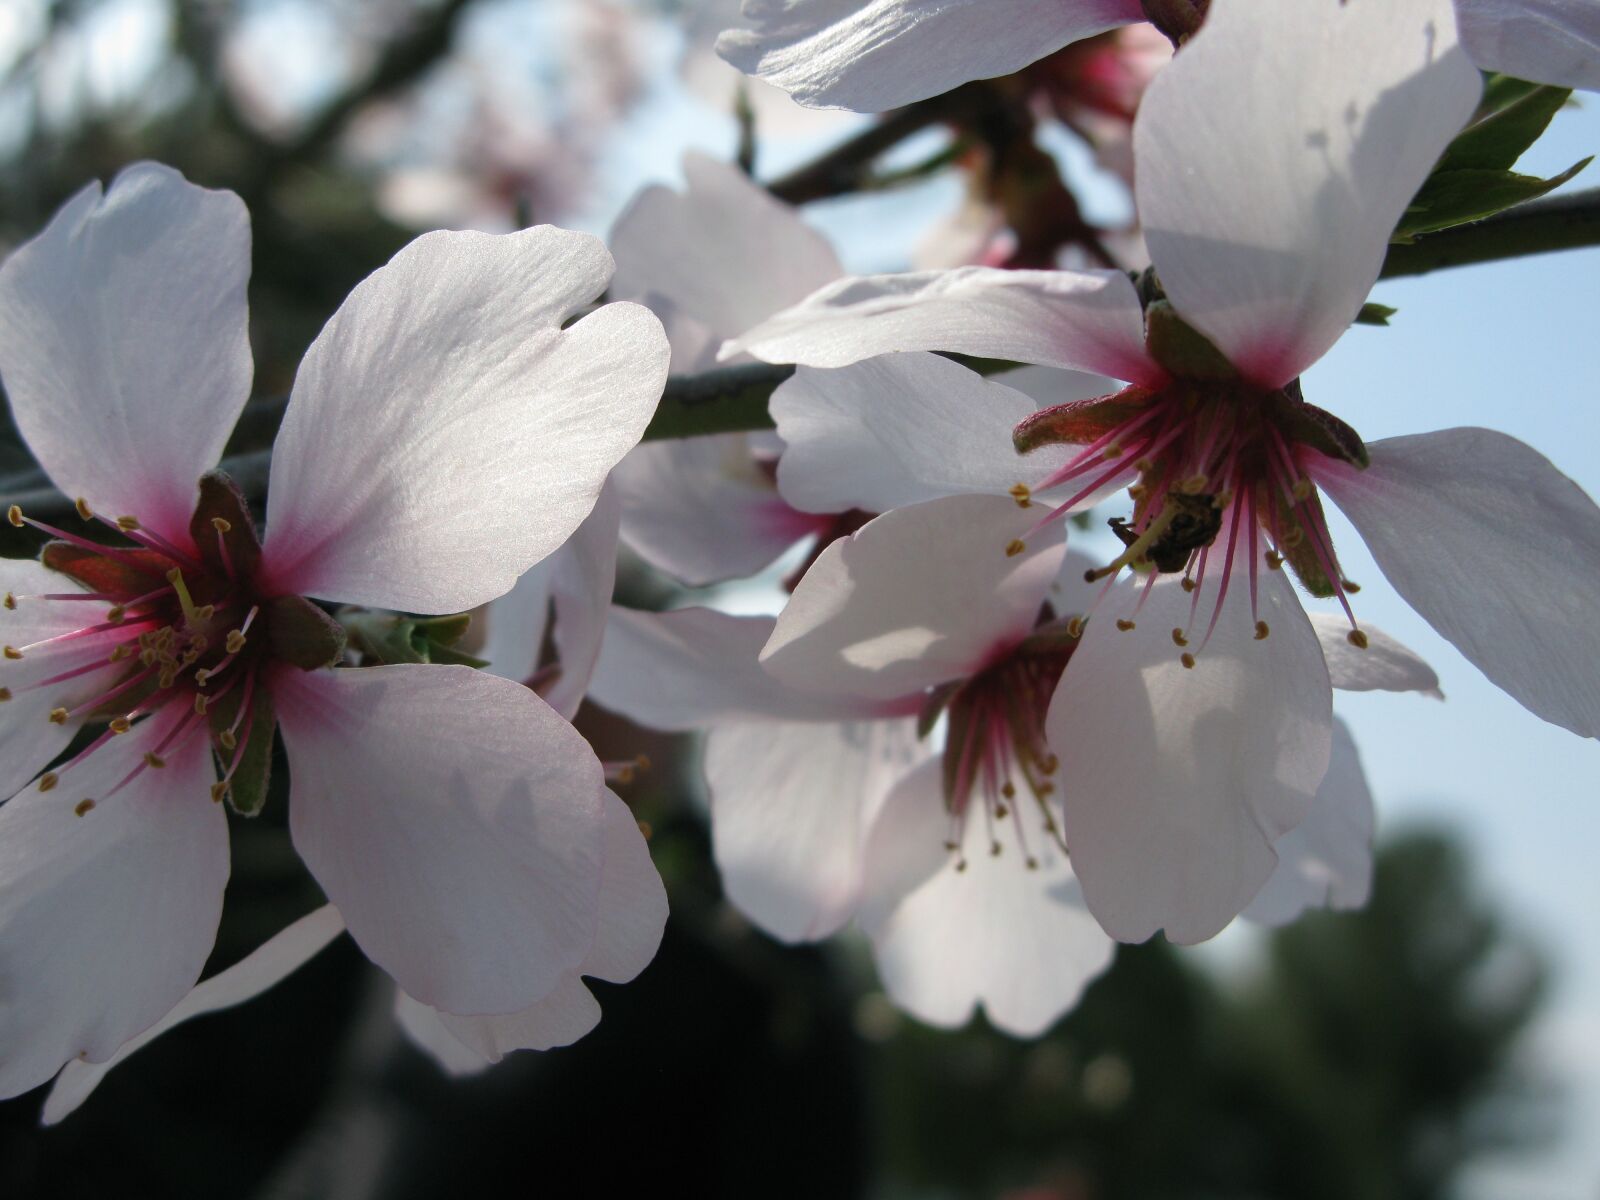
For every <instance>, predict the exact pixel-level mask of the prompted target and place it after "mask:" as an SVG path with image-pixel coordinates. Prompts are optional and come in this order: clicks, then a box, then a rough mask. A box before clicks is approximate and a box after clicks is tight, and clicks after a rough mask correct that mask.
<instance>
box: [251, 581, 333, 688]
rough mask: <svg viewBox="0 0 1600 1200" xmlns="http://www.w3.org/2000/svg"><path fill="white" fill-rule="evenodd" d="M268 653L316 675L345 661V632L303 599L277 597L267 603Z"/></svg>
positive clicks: (301, 597) (302, 597)
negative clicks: (322, 669) (320, 669)
mask: <svg viewBox="0 0 1600 1200" xmlns="http://www.w3.org/2000/svg"><path fill="white" fill-rule="evenodd" d="M261 615H262V617H263V619H264V620H265V621H266V624H267V650H268V652H269V653H270V654H271V655H272V657H273V658H275V659H277V660H278V661H280V662H286V663H288V664H289V665H291V666H295V667H299V668H300V669H301V670H302V671H315V670H317V669H318V668H320V667H331V666H333V665H334V664H335V663H337V662H339V660H340V659H342V658H343V657H344V646H345V631H344V626H342V625H341V624H339V622H338V621H336V620H334V619H333V618H332V617H330V616H329V615H328V614H327V613H325V612H323V611H322V610H321V609H320V608H318V607H317V606H316V605H315V604H313V603H312V602H311V601H309V600H307V599H306V598H305V597H304V596H277V597H274V598H273V599H271V600H268V601H266V603H265V605H264V606H263V611H262V614H261Z"/></svg>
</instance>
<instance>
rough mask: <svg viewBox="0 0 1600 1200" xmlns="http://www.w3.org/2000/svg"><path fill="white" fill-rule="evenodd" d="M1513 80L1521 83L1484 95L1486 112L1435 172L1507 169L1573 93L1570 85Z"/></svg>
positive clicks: (1466, 131) (1458, 139) (1457, 139)
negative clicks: (1562, 86)
mask: <svg viewBox="0 0 1600 1200" xmlns="http://www.w3.org/2000/svg"><path fill="white" fill-rule="evenodd" d="M1502 78H1504V77H1502ZM1512 82H1514V83H1516V84H1518V85H1520V86H1519V87H1518V88H1516V89H1509V88H1502V89H1500V90H1498V91H1494V90H1491V92H1488V93H1486V94H1485V99H1486V101H1487V103H1486V104H1485V108H1486V109H1487V110H1488V115H1487V116H1484V117H1481V118H1479V119H1478V120H1476V121H1474V122H1473V123H1472V124H1471V125H1468V126H1467V127H1466V129H1464V130H1463V131H1462V132H1461V133H1459V134H1458V135H1457V136H1456V139H1455V141H1453V142H1451V143H1450V146H1449V148H1448V149H1446V150H1445V152H1444V157H1442V158H1441V159H1440V160H1439V163H1438V165H1437V166H1436V167H1434V172H1435V173H1436V174H1437V173H1438V172H1441V171H1460V170H1490V171H1493V170H1499V171H1509V170H1510V169H1511V168H1512V167H1514V166H1516V164H1517V159H1519V158H1521V157H1522V155H1523V152H1524V151H1525V150H1527V149H1528V147H1529V146H1531V145H1533V144H1534V142H1536V141H1538V140H1539V136H1540V135H1541V134H1542V133H1544V131H1545V128H1546V127H1547V126H1548V125H1549V124H1550V119H1551V118H1552V117H1554V116H1555V115H1556V113H1557V112H1559V111H1560V110H1561V106H1562V105H1564V104H1565V103H1566V102H1567V98H1568V97H1570V96H1571V95H1572V89H1571V88H1559V87H1544V86H1540V85H1536V84H1535V85H1530V84H1527V83H1524V82H1523V81H1522V80H1515V81H1512ZM1491 97H1492V98H1491Z"/></svg>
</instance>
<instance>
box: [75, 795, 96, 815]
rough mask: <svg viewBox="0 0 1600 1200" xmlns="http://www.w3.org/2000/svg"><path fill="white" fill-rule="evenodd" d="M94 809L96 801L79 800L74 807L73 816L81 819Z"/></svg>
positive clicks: (86, 798) (85, 798)
mask: <svg viewBox="0 0 1600 1200" xmlns="http://www.w3.org/2000/svg"><path fill="white" fill-rule="evenodd" d="M93 807H94V801H93V800H90V799H89V798H88V797H84V798H83V799H82V800H79V801H78V802H77V803H76V804H74V805H73V806H72V815H73V816H75V817H81V816H83V814H84V813H86V812H88V811H89V810H90V809H92V808H93Z"/></svg>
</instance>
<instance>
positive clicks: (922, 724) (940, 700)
mask: <svg viewBox="0 0 1600 1200" xmlns="http://www.w3.org/2000/svg"><path fill="white" fill-rule="evenodd" d="M965 683H966V680H964V679H952V680H950V681H949V682H948V683H941V684H940V685H939V686H938V687H936V688H934V689H933V690H932V691H931V692H929V693H928V697H927V699H926V700H924V701H923V702H922V708H921V709H920V710H918V712H917V740H918V741H921V740H922V739H923V738H925V737H927V736H928V735H929V734H930V733H932V732H933V727H934V726H935V725H937V724H938V723H939V718H940V717H941V716H943V715H944V710H945V709H946V708H948V707H950V701H951V700H953V699H954V698H955V694H956V693H957V692H959V691H960V690H961V688H962V686H963V685H964V684H965Z"/></svg>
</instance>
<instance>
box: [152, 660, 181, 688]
mask: <svg viewBox="0 0 1600 1200" xmlns="http://www.w3.org/2000/svg"><path fill="white" fill-rule="evenodd" d="M177 682H178V666H177V664H176V663H174V664H173V665H171V666H169V667H163V668H162V670H161V674H159V675H157V676H156V686H157V687H158V688H161V689H162V690H163V691H164V690H166V689H167V688H169V687H171V686H172V685H173V684H175V683H177Z"/></svg>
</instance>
